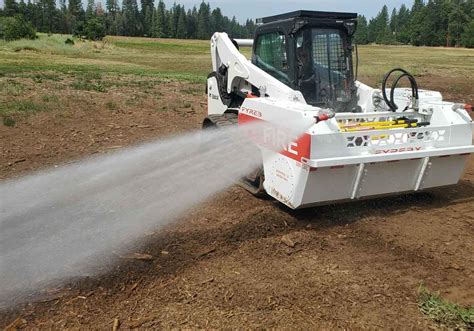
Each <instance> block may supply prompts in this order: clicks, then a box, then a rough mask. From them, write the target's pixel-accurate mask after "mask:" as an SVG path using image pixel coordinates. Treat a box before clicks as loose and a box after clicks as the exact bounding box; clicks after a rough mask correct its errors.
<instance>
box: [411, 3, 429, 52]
mask: <svg viewBox="0 0 474 331" xmlns="http://www.w3.org/2000/svg"><path fill="white" fill-rule="evenodd" d="M424 10H425V4H424V3H423V0H415V2H414V3H413V7H412V9H411V18H410V25H409V31H410V42H411V43H412V44H413V45H415V46H420V45H421V44H422V40H421V37H422V36H421V33H422V31H421V30H422V28H423V20H424Z"/></svg>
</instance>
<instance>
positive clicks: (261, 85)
mask: <svg viewBox="0 0 474 331" xmlns="http://www.w3.org/2000/svg"><path fill="white" fill-rule="evenodd" d="M211 56H212V69H213V71H218V70H219V68H220V67H221V66H222V65H224V66H225V67H226V68H227V70H228V72H227V75H228V76H227V86H226V89H227V93H231V92H232V91H234V90H235V89H239V87H240V84H241V82H242V80H244V81H246V82H248V83H249V84H252V85H253V86H255V87H256V88H258V89H259V90H260V94H261V95H262V96H269V97H272V98H276V99H284V100H288V101H293V102H299V103H306V102H305V100H304V97H303V95H302V94H301V92H300V91H295V90H293V89H292V88H290V87H289V86H287V85H285V84H283V83H282V82H280V81H279V80H277V79H276V78H274V77H273V76H271V75H269V74H268V73H266V72H265V71H263V70H262V69H260V68H258V67H257V66H255V65H254V64H253V63H252V62H250V61H249V60H247V59H246V58H245V56H243V55H242V54H241V53H240V52H239V50H238V49H237V48H236V47H235V46H234V44H233V43H232V41H231V40H230V38H229V36H228V35H227V33H224V32H216V33H215V34H214V35H213V36H212V38H211Z"/></svg>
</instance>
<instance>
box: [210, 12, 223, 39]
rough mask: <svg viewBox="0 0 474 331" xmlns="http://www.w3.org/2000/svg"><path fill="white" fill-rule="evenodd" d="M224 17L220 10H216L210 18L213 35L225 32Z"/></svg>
mask: <svg viewBox="0 0 474 331" xmlns="http://www.w3.org/2000/svg"><path fill="white" fill-rule="evenodd" d="M223 25H224V17H223V15H222V12H221V10H220V8H216V9H214V10H213V11H212V14H211V18H210V27H211V33H214V32H219V31H223Z"/></svg>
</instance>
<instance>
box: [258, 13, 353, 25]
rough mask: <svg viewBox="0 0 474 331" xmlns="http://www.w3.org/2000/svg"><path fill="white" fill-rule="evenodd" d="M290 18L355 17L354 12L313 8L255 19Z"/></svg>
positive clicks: (268, 21)
mask: <svg viewBox="0 0 474 331" xmlns="http://www.w3.org/2000/svg"><path fill="white" fill-rule="evenodd" d="M291 18H313V19H318V18H319V19H333V20H349V19H355V18H357V14H356V13H338V12H326V11H313V10H297V11H293V12H289V13H285V14H280V15H274V16H267V17H262V18H259V19H257V23H271V22H276V21H281V20H286V19H291Z"/></svg>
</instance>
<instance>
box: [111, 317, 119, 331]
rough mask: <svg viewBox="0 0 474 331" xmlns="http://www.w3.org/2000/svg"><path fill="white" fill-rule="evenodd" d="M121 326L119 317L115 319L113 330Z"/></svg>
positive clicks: (115, 330)
mask: <svg viewBox="0 0 474 331" xmlns="http://www.w3.org/2000/svg"><path fill="white" fill-rule="evenodd" d="M119 326H120V321H119V319H118V318H115V319H114V324H113V325H112V331H117V330H118V328H119Z"/></svg>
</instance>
